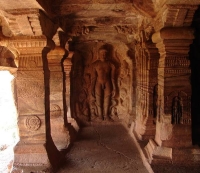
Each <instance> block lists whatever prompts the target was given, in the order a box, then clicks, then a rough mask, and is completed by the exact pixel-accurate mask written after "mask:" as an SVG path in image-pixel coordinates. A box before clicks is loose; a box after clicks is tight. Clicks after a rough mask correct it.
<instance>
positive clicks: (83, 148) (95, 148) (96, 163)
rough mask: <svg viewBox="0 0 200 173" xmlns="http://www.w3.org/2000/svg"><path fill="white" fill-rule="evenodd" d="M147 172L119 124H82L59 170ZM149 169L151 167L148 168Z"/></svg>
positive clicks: (76, 172)
mask: <svg viewBox="0 0 200 173" xmlns="http://www.w3.org/2000/svg"><path fill="white" fill-rule="evenodd" d="M66 172H67V173H100V172H103V173H112V172H113V173H125V172H126V173H133V172H134V173H148V172H149V171H148V170H147V168H146V167H145V166H144V164H143V162H142V159H141V156H140V153H139V151H138V149H137V147H136V144H135V143H134V141H133V139H132V138H131V136H130V135H129V134H128V133H127V130H126V129H125V127H124V126H123V125H122V124H113V123H112V125H110V124H104V125H98V124H96V125H92V126H90V127H84V128H83V129H82V130H81V132H80V134H79V137H78V139H77V141H76V142H75V143H74V145H73V146H72V148H71V150H70V151H69V153H67V155H66V163H65V164H64V166H63V167H61V169H60V170H59V171H58V173H66ZM150 172H151V170H150Z"/></svg>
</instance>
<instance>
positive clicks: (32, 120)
mask: <svg viewBox="0 0 200 173" xmlns="http://www.w3.org/2000/svg"><path fill="white" fill-rule="evenodd" d="M25 126H26V128H27V129H28V130H30V131H36V130H38V129H39V128H40V126H41V120H40V118H38V117H37V116H36V115H31V116H28V117H27V118H26V120H25Z"/></svg>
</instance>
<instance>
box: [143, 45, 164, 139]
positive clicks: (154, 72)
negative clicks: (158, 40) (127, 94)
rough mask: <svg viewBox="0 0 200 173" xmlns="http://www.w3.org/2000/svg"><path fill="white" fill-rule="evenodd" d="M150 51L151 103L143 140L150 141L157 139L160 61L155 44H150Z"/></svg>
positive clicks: (149, 89)
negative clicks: (156, 124) (156, 122)
mask: <svg viewBox="0 0 200 173" xmlns="http://www.w3.org/2000/svg"><path fill="white" fill-rule="evenodd" d="M148 50H149V54H150V56H149V76H148V78H149V87H148V93H149V95H148V96H149V99H148V100H149V102H148V108H149V110H148V119H147V122H146V130H145V133H144V135H143V136H142V139H143V140H148V139H150V138H154V137H155V131H156V127H155V121H156V110H157V105H156V101H157V97H158V96H157V86H158V60H159V57H160V56H159V53H158V49H157V48H156V46H155V44H153V43H152V44H148Z"/></svg>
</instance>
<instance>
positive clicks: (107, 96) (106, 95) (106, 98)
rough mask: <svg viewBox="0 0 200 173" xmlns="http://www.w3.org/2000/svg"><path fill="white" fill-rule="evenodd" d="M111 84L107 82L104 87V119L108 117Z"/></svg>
mask: <svg viewBox="0 0 200 173" xmlns="http://www.w3.org/2000/svg"><path fill="white" fill-rule="evenodd" d="M111 92H112V88H111V84H110V83H107V84H106V85H105V89H104V102H103V108H104V110H103V114H104V119H108V118H109V119H110V106H111Z"/></svg>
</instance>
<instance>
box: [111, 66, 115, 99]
mask: <svg viewBox="0 0 200 173" xmlns="http://www.w3.org/2000/svg"><path fill="white" fill-rule="evenodd" d="M111 70H112V71H111V82H112V87H113V91H112V97H114V96H115V94H116V84H115V66H114V65H113V64H111Z"/></svg>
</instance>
